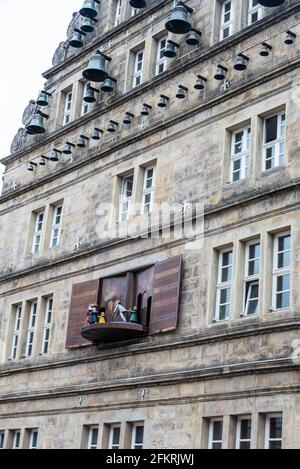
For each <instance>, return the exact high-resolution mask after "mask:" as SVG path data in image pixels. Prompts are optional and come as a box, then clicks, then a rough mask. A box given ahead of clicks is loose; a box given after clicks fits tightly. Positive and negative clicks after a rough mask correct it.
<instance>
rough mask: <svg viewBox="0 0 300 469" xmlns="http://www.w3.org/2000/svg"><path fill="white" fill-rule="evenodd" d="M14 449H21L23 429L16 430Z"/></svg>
mask: <svg viewBox="0 0 300 469" xmlns="http://www.w3.org/2000/svg"><path fill="white" fill-rule="evenodd" d="M17 443H18V446H17ZM12 449H21V430H14V435H13V445H12Z"/></svg>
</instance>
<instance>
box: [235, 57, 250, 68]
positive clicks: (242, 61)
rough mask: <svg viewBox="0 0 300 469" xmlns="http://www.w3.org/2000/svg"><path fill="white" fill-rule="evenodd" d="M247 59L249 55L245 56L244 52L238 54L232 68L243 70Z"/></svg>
mask: <svg viewBox="0 0 300 469" xmlns="http://www.w3.org/2000/svg"><path fill="white" fill-rule="evenodd" d="M248 61H249V57H247V56H246V55H244V54H238V56H237V58H236V61H235V64H234V67H233V68H234V69H235V70H238V71H241V72H242V71H244V70H247V62H248Z"/></svg>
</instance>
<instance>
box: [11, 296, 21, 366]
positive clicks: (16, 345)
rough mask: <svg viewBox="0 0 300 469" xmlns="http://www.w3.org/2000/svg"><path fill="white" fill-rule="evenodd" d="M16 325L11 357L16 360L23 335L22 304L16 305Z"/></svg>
mask: <svg viewBox="0 0 300 469" xmlns="http://www.w3.org/2000/svg"><path fill="white" fill-rule="evenodd" d="M15 308H16V309H15V325H14V332H13V338H12V347H11V354H10V359H11V360H16V359H17V358H18V349H19V343H20V335H21V320H22V309H23V308H22V304H20V305H17V306H16V307H15Z"/></svg>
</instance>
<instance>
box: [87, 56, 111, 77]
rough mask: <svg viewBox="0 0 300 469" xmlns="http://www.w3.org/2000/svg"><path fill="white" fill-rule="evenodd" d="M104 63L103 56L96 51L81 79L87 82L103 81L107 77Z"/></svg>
mask: <svg viewBox="0 0 300 469" xmlns="http://www.w3.org/2000/svg"><path fill="white" fill-rule="evenodd" d="M105 62H106V58H105V56H104V55H103V54H101V52H99V51H97V52H96V53H95V55H93V57H92V58H91V60H90V62H89V64H88V66H87V68H86V69H85V70H84V71H83V72H82V75H83V77H84V78H85V79H86V80H88V81H94V82H102V81H104V80H105V79H106V78H107V77H108V73H107V70H106V63H105Z"/></svg>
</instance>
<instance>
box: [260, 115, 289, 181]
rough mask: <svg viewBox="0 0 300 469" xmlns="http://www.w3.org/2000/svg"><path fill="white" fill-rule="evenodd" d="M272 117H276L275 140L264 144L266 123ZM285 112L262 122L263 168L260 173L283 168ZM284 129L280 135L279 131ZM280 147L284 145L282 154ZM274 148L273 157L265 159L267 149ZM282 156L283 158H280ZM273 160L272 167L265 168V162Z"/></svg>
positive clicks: (284, 158) (268, 117)
mask: <svg viewBox="0 0 300 469" xmlns="http://www.w3.org/2000/svg"><path fill="white" fill-rule="evenodd" d="M272 117H277V138H276V139H275V140H272V141H271V142H268V143H266V138H267V121H268V120H269V119H271V118H272ZM283 117H284V125H282V122H283V121H282V118H283ZM286 125H287V121H286V111H282V112H279V113H275V114H272V115H270V116H267V117H265V118H264V122H263V166H262V171H263V172H266V171H271V170H272V169H274V168H279V167H283V166H285V160H286ZM282 128H283V129H284V132H283V135H281V129H282ZM281 145H284V153H283V154H282V153H281ZM272 147H275V150H274V153H275V154H274V156H273V155H272V157H271V158H267V151H268V149H269V148H272ZM282 155H283V156H282ZM269 160H274V165H272V166H271V168H267V167H266V165H267V161H269ZM281 160H282V161H281Z"/></svg>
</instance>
